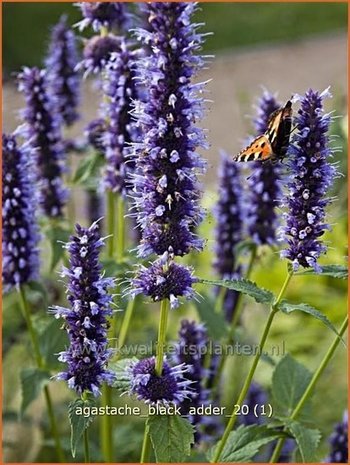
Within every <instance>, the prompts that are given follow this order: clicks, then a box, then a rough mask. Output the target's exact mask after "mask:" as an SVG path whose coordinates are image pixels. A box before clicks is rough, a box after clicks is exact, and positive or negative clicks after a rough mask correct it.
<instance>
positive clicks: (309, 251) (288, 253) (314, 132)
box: [281, 89, 336, 271]
mask: <svg viewBox="0 0 350 465" xmlns="http://www.w3.org/2000/svg"><path fill="white" fill-rule="evenodd" d="M329 96H330V93H329V91H328V89H326V90H325V91H324V92H322V93H319V92H317V91H316V92H315V91H313V90H311V89H310V90H309V91H307V92H306V94H305V96H304V97H302V98H301V108H300V109H299V111H298V115H297V117H296V118H295V122H296V125H297V129H298V132H297V133H295V134H294V136H293V138H292V144H291V145H290V147H289V151H288V161H289V163H288V167H289V170H290V178H289V182H288V184H287V191H286V195H285V198H284V200H283V206H284V207H287V209H288V211H287V213H286V214H285V218H286V226H285V228H283V230H282V239H284V240H285V241H286V242H287V248H286V249H285V250H283V251H282V252H281V256H282V257H285V258H288V259H289V260H290V261H291V262H292V266H293V269H294V271H296V270H297V269H298V268H299V267H300V266H302V267H304V268H310V267H312V268H314V269H315V270H316V271H320V267H319V265H318V264H317V260H318V258H319V257H320V255H321V254H324V253H325V252H326V249H327V248H326V246H325V245H324V244H323V243H322V242H321V240H320V237H321V236H322V235H323V234H324V232H325V230H327V229H329V225H328V224H327V223H326V222H325V214H326V212H325V208H326V206H327V205H328V204H329V203H330V201H331V200H330V199H329V198H327V197H326V195H327V192H328V190H329V188H330V187H331V186H332V183H333V180H334V177H335V175H336V169H335V167H334V165H332V164H330V162H329V158H330V157H331V156H332V151H331V149H330V147H329V136H328V135H327V133H328V130H329V124H330V121H331V117H330V115H329V114H325V113H324V111H323V99H324V98H325V97H329Z"/></svg>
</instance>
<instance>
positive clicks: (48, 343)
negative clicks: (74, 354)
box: [39, 318, 68, 368]
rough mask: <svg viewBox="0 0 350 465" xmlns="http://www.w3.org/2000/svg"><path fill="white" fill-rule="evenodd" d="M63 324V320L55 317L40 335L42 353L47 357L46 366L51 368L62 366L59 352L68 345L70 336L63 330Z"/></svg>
mask: <svg viewBox="0 0 350 465" xmlns="http://www.w3.org/2000/svg"><path fill="white" fill-rule="evenodd" d="M61 326H62V321H61V320H57V319H56V318H53V319H52V321H50V323H49V324H47V325H46V326H45V328H44V329H43V330H42V331H41V332H40V335H39V345H40V353H41V354H43V356H44V358H45V362H46V366H47V367H50V368H56V367H57V366H61V367H62V364H61V362H59V361H58V359H57V354H58V353H59V352H61V351H62V350H64V348H65V347H66V346H67V344H68V336H67V332H66V331H62V329H61Z"/></svg>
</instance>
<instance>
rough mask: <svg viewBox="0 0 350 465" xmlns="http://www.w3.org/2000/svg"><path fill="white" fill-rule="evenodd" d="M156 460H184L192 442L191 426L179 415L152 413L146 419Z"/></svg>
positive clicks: (189, 452)
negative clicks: (152, 414)
mask: <svg viewBox="0 0 350 465" xmlns="http://www.w3.org/2000/svg"><path fill="white" fill-rule="evenodd" d="M147 426H148V428H149V434H150V438H151V442H152V446H153V449H154V453H155V456H156V461H157V462H170V463H171V462H184V460H185V459H186V457H188V456H189V455H190V454H191V445H192V444H193V443H194V434H193V426H192V425H191V424H190V422H189V421H188V420H186V419H185V418H183V417H181V416H179V415H154V416H150V417H149V418H148V420H147Z"/></svg>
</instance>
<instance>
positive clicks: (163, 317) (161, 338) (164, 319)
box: [156, 299, 170, 376]
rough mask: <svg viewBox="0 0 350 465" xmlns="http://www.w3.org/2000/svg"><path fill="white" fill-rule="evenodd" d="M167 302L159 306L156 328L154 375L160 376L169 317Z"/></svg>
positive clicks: (166, 300) (164, 301) (163, 301)
mask: <svg viewBox="0 0 350 465" xmlns="http://www.w3.org/2000/svg"><path fill="white" fill-rule="evenodd" d="M169 303H170V302H169V300H168V299H164V300H162V301H161V304H160V319H159V328H158V342H157V349H156V350H157V358H156V374H157V375H158V376H161V374H162V370H163V358H164V344H165V337H166V330H167V325H168V315H169Z"/></svg>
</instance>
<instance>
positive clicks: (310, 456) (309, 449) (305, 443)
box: [287, 421, 321, 463]
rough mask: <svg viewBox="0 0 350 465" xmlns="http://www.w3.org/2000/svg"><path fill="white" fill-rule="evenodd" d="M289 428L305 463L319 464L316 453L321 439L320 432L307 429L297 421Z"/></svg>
mask: <svg viewBox="0 0 350 465" xmlns="http://www.w3.org/2000/svg"><path fill="white" fill-rule="evenodd" d="M287 428H288V431H289V432H290V433H291V434H292V435H293V436H294V438H295V440H296V443H297V445H298V448H299V452H300V454H301V457H302V459H303V462H304V463H305V462H307V463H312V462H317V461H318V460H317V458H316V452H317V448H318V444H319V442H320V439H321V433H320V431H319V430H318V429H310V428H306V427H305V426H304V425H302V424H301V423H299V422H297V421H292V422H291V423H289V424H288V425H287Z"/></svg>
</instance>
